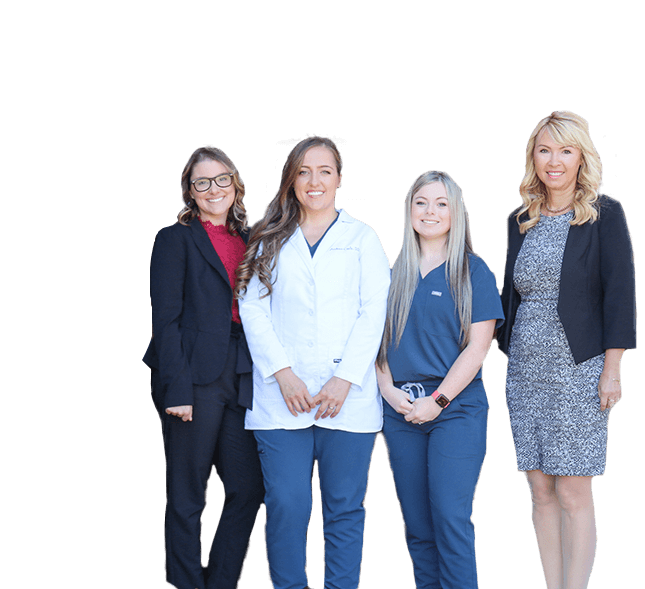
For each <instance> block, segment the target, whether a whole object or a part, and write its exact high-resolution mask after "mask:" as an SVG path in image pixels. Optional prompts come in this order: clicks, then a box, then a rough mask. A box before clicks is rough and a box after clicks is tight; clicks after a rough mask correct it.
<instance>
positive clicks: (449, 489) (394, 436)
mask: <svg viewBox="0 0 645 589" xmlns="http://www.w3.org/2000/svg"><path fill="white" fill-rule="evenodd" d="M503 318H504V314H503V312H502V305H501V301H500V297H499V293H498V291H497V287H496V285H495V277H494V276H493V274H492V272H491V271H490V270H489V269H488V267H487V266H486V264H485V263H484V261H483V260H482V259H481V258H479V257H477V256H476V255H475V254H474V253H473V249H472V245H471V241H470V229H469V226H468V216H467V213H466V208H465V206H464V203H463V201H462V197H461V189H460V188H459V186H457V184H456V183H455V182H454V180H452V178H450V176H448V174H445V173H444V172H427V173H425V174H422V175H421V176H419V178H417V180H416V181H415V182H414V184H413V185H412V188H411V189H410V191H409V192H408V195H407V198H406V200H405V228H404V237H403V247H402V248H401V253H400V254H399V256H398V258H397V259H396V262H395V263H394V266H393V267H392V282H391V286H390V294H389V298H388V307H387V319H386V322H385V332H384V334H383V341H382V343H381V349H380V351H379V355H378V360H377V369H376V373H377V377H378V383H379V388H380V390H381V394H382V396H383V398H384V399H385V401H386V403H384V404H383V414H384V415H383V434H384V436H385V441H386V442H387V446H388V451H389V455H390V464H391V466H392V472H393V474H394V482H395V485H396V491H397V495H398V497H399V501H400V503H401V510H402V512H403V519H404V521H405V528H406V540H407V544H408V550H409V552H410V556H411V557H412V563H413V567H414V577H415V581H416V587H417V588H418V589H430V588H431V587H441V588H442V589H476V587H477V569H476V566H475V532H474V528H473V524H472V522H471V521H470V516H471V513H472V503H473V497H474V493H475V485H476V484H477V479H478V478H479V472H480V469H481V466H482V462H483V460H484V455H485V453H486V425H487V416H488V401H487V400H486V392H485V390H484V385H483V382H482V373H481V367H482V363H483V361H484V358H485V357H486V354H487V352H488V349H489V347H490V344H491V341H492V338H493V331H494V329H495V326H496V324H497V325H499V324H501V322H502V321H503Z"/></svg>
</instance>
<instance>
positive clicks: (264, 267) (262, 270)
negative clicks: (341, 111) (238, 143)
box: [235, 137, 343, 298]
mask: <svg viewBox="0 0 645 589" xmlns="http://www.w3.org/2000/svg"><path fill="white" fill-rule="evenodd" d="M318 146H323V147H326V148H327V149H328V150H329V151H331V153H332V155H333V156H334V160H335V162H336V171H337V172H338V175H340V174H341V170H342V168H343V161H342V160H341V157H340V153H339V152H338V148H337V147H336V145H335V143H334V142H333V141H332V140H331V139H327V138H326V137H309V138H307V139H303V140H302V141H301V142H300V143H298V144H297V145H296V146H295V147H294V148H293V149H292V150H291V152H290V153H289V155H288V156H287V161H286V162H285V164H284V167H283V168H282V179H281V181H280V188H279V189H278V193H277V194H276V195H275V197H274V198H273V200H272V201H271V202H270V203H269V206H268V207H267V210H266V213H265V214H264V217H263V218H262V219H261V220H260V221H258V222H257V223H256V224H255V225H254V226H253V228H252V229H251V236H250V238H249V245H248V247H247V249H246V255H245V256H244V261H243V262H242V263H241V264H240V267H239V268H238V269H237V286H236V287H235V296H236V297H237V298H239V297H240V296H242V295H243V294H244V293H245V292H246V286H247V284H248V283H249V280H251V278H252V277H253V275H254V274H255V273H257V274H258V276H259V278H260V282H261V283H262V285H263V286H264V288H265V291H264V292H263V294H262V297H265V296H268V295H270V294H271V292H272V291H273V283H274V282H275V279H276V277H275V276H273V271H274V270H275V268H276V266H277V263H278V256H279V255H280V250H281V249H282V246H283V245H284V244H285V242H286V241H287V240H288V239H289V238H290V237H291V236H292V235H293V234H294V232H295V231H296V229H297V228H298V224H299V223H300V222H301V221H302V219H301V215H302V210H301V207H300V203H299V202H298V199H297V198H296V193H295V191H294V188H293V186H294V184H295V181H296V178H297V177H298V173H299V172H300V168H301V167H302V162H303V161H304V159H305V154H306V153H307V151H309V150H310V149H311V148H312V147H318ZM260 246H261V248H260Z"/></svg>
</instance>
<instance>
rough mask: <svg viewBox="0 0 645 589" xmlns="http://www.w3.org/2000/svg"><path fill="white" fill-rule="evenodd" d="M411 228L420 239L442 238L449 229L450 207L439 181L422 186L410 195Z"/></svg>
mask: <svg viewBox="0 0 645 589" xmlns="http://www.w3.org/2000/svg"><path fill="white" fill-rule="evenodd" d="M410 219H411V221H412V228H413V229H414V230H415V232H416V233H417V235H418V236H419V239H420V240H421V241H434V240H443V241H446V240H447V238H448V232H449V231H450V208H449V206H448V196H447V194H446V188H445V186H444V185H443V184H442V183H441V182H432V183H430V184H426V185H425V186H422V187H421V188H420V189H419V190H418V191H417V192H416V194H415V195H414V196H413V197H412V203H411V208H410Z"/></svg>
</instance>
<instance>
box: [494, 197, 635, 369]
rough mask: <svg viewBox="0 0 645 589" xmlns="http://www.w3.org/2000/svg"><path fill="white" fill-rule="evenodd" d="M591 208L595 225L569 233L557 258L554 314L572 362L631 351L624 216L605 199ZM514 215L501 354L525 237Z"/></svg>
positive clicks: (631, 287)
mask: <svg viewBox="0 0 645 589" xmlns="http://www.w3.org/2000/svg"><path fill="white" fill-rule="evenodd" d="M596 208H597V210H598V213H599V214H598V219H597V220H596V222H594V223H591V222H589V223H585V224H584V225H572V226H571V228H570V229H569V236H568V237H567V242H566V246H565V249H564V257H563V260H562V272H561V276H560V297H559V299H558V314H559V316H560V321H561V322H562V326H563V327H564V331H565V334H566V336H567V340H568V341H569V346H570V348H571V352H572V353H573V357H574V360H575V362H576V364H579V363H580V362H584V361H585V360H588V359H589V358H592V357H594V356H597V355H598V354H602V353H603V352H604V351H605V350H607V349H610V348H635V347H636V295H635V279H634V260H633V253H632V245H631V241H630V239H629V232H628V230H627V223H626V221H625V214H624V212H623V208H622V207H621V205H620V203H619V202H618V201H616V200H614V199H612V198H609V197H608V196H600V198H599V199H598V201H597V202H596ZM516 213H517V211H514V212H513V213H512V214H511V216H510V217H509V218H508V251H507V256H506V269H505V272H504V288H503V290H502V305H503V307H504V313H505V315H506V323H504V325H503V326H502V327H501V328H500V329H499V331H498V332H497V340H498V343H499V347H500V349H501V350H502V352H504V353H505V354H508V347H509V343H510V339H511V331H512V329H513V324H514V323H515V315H516V313H517V309H518V307H519V306H520V302H521V301H520V295H519V293H518V292H517V291H516V290H515V288H514V286H513V272H514V268H515V261H516V260H517V256H518V254H519V251H520V248H521V247H522V242H523V241H524V235H525V234H524V235H523V234H521V233H520V230H519V226H518V223H517V219H516V218H515V215H516ZM526 218H528V217H527V216H523V217H522V219H521V220H522V221H523V220H524V219H526Z"/></svg>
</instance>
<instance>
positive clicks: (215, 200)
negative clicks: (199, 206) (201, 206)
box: [208, 196, 224, 203]
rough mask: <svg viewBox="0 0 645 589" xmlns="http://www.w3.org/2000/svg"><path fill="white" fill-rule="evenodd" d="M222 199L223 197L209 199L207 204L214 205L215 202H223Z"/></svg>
mask: <svg viewBox="0 0 645 589" xmlns="http://www.w3.org/2000/svg"><path fill="white" fill-rule="evenodd" d="M223 199H224V197H223V196H220V197H219V198H209V199H208V202H212V203H215V202H219V201H220V200H223Z"/></svg>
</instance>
